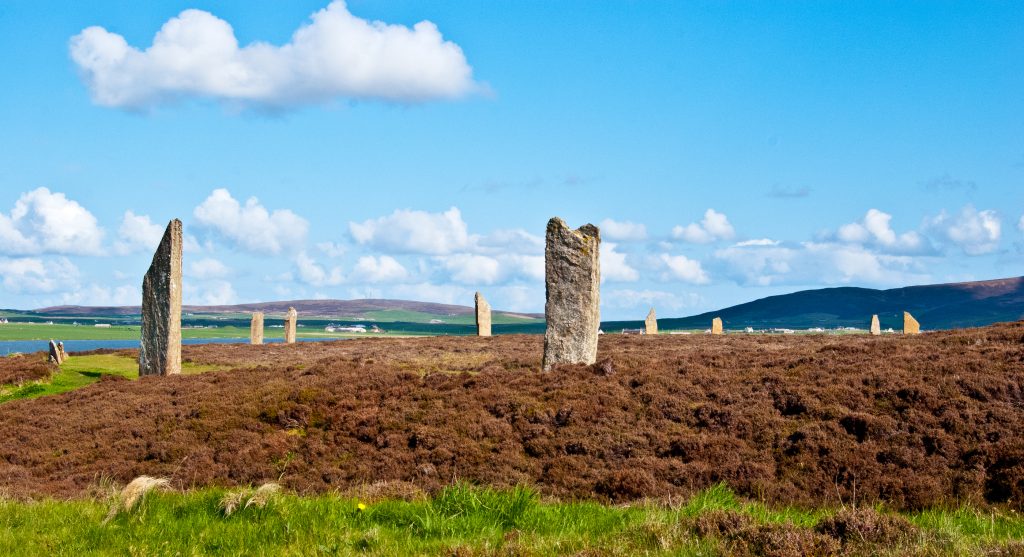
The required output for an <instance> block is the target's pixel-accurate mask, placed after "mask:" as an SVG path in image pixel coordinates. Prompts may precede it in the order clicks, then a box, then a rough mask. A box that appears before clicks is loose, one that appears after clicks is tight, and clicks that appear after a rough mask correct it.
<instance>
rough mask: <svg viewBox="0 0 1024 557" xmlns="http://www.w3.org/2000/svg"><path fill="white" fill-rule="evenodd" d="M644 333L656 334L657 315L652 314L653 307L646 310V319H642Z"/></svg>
mask: <svg viewBox="0 0 1024 557" xmlns="http://www.w3.org/2000/svg"><path fill="white" fill-rule="evenodd" d="M644 334H648V335H656V334H658V317H657V316H656V315H655V314H654V308H651V311H649V312H647V319H644Z"/></svg>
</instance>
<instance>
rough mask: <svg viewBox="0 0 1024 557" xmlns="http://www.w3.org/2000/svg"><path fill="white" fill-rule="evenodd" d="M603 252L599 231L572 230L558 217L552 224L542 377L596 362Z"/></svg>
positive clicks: (547, 247)
mask: <svg viewBox="0 0 1024 557" xmlns="http://www.w3.org/2000/svg"><path fill="white" fill-rule="evenodd" d="M600 248H601V232H600V231H599V230H598V229H597V227H596V226H594V225H592V224H585V225H583V226H581V227H580V228H579V229H578V230H573V229H571V228H569V227H568V226H567V225H566V224H565V222H564V221H562V219H560V218H558V217H555V218H553V219H551V220H549V221H548V228H547V238H546V245H545V247H544V282H545V289H546V296H547V300H546V302H545V304H544V317H545V319H546V321H547V330H546V331H545V332H544V371H548V370H550V369H551V366H553V365H555V364H562V363H567V364H593V363H594V362H596V361H597V332H598V329H600V327H601V309H600V302H601V259H600Z"/></svg>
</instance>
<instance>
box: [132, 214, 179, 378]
mask: <svg viewBox="0 0 1024 557" xmlns="http://www.w3.org/2000/svg"><path fill="white" fill-rule="evenodd" d="M176 373H181V221H180V220H178V219H174V220H172V221H171V222H170V223H168V225H167V230H165V231H164V237H163V239H162V240H160V245H159V246H158V247H157V248H156V253H154V254H153V263H152V264H151V265H150V266H149V270H148V271H146V277H145V278H144V279H143V280H142V342H141V343H140V345H139V376H140V377H141V376H145V375H172V374H176Z"/></svg>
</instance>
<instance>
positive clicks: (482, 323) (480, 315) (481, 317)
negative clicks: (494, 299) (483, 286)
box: [473, 292, 491, 337]
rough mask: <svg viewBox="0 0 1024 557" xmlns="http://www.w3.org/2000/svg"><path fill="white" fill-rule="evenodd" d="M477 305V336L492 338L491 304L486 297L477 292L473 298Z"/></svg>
mask: <svg viewBox="0 0 1024 557" xmlns="http://www.w3.org/2000/svg"><path fill="white" fill-rule="evenodd" d="M473 300H474V302H475V303H476V335H477V336H480V337H489V336H491V304H488V303H487V300H485V299H484V295H483V294H481V293H479V292H477V293H476V296H474V297H473Z"/></svg>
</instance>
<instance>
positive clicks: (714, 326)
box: [711, 317, 722, 335]
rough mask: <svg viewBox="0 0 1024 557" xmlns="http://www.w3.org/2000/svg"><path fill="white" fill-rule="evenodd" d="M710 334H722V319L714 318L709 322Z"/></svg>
mask: <svg viewBox="0 0 1024 557" xmlns="http://www.w3.org/2000/svg"><path fill="white" fill-rule="evenodd" d="M711 334H713V335H720V334H722V318H721V317H716V318H714V319H712V320H711Z"/></svg>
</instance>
